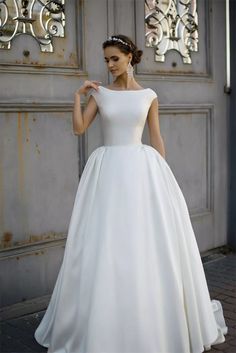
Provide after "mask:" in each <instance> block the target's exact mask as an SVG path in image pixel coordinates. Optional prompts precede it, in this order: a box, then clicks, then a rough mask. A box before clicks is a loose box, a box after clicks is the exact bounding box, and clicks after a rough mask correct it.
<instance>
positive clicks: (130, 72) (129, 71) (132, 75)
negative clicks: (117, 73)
mask: <svg viewBox="0 0 236 353" xmlns="http://www.w3.org/2000/svg"><path fill="white" fill-rule="evenodd" d="M126 72H127V75H128V78H133V77H134V74H133V73H134V68H133V66H132V65H131V62H130V61H129V64H128V66H127V69H126Z"/></svg>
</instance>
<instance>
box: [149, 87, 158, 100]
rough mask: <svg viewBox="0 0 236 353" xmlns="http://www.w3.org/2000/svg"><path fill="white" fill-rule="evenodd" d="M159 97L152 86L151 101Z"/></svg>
mask: <svg viewBox="0 0 236 353" xmlns="http://www.w3.org/2000/svg"><path fill="white" fill-rule="evenodd" d="M155 98H157V99H158V95H157V94H156V92H155V91H153V89H151V88H150V100H151V102H152V101H153V99H155Z"/></svg>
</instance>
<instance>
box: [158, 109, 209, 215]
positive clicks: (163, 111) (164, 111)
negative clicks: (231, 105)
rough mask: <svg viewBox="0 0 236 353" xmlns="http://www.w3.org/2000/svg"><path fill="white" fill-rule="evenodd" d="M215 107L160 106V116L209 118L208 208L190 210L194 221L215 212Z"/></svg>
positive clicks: (207, 146)
mask: <svg viewBox="0 0 236 353" xmlns="http://www.w3.org/2000/svg"><path fill="white" fill-rule="evenodd" d="M213 110H214V105H212V104H201V105H200V106H199V105H196V104H178V105H177V104H176V105H162V106H160V115H169V114H173V113H174V114H175V115H184V114H189V113H193V114H198V113H200V114H205V115H206V117H207V130H206V148H207V150H206V166H207V169H206V178H207V192H206V207H205V209H194V210H189V211H190V216H191V218H192V219H196V218H202V217H203V216H209V215H211V214H212V213H213V212H214V170H213V161H214V156H213V151H214V148H213V142H214V138H213V133H214V126H213V124H214V121H213V116H214V115H213V114H214V112H213Z"/></svg>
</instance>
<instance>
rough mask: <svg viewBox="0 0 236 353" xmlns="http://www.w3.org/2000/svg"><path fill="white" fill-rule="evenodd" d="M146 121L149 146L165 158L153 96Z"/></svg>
mask: <svg viewBox="0 0 236 353" xmlns="http://www.w3.org/2000/svg"><path fill="white" fill-rule="evenodd" d="M147 121H148V127H149V136H150V143H151V146H152V147H154V148H155V149H156V150H157V151H158V152H159V153H160V154H161V155H162V157H163V158H165V146H164V141H163V138H162V136H161V131H160V122H159V113H158V100H157V98H154V99H153V101H152V104H151V107H150V108H149V111H148V116H147Z"/></svg>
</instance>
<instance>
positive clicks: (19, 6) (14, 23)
mask: <svg viewBox="0 0 236 353" xmlns="http://www.w3.org/2000/svg"><path fill="white" fill-rule="evenodd" d="M64 27H65V0H56V1H52V0H20V1H15V0H8V1H7V0H2V1H1V2H0V49H11V45H12V40H13V39H14V38H15V37H16V36H18V35H21V34H27V35H30V36H32V37H33V38H35V40H36V41H37V42H38V44H39V46H40V49H41V51H42V52H49V53H52V52H53V51H54V49H53V41H52V40H53V37H64Z"/></svg>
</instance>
